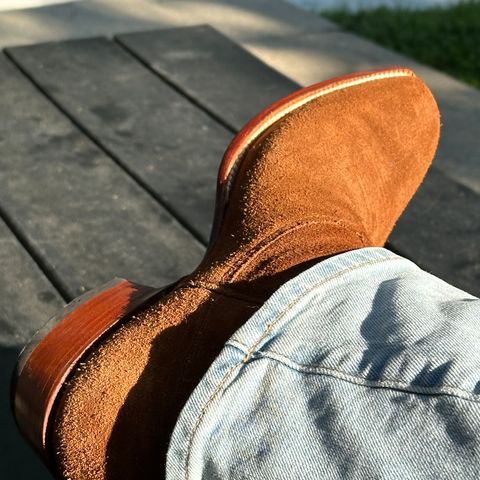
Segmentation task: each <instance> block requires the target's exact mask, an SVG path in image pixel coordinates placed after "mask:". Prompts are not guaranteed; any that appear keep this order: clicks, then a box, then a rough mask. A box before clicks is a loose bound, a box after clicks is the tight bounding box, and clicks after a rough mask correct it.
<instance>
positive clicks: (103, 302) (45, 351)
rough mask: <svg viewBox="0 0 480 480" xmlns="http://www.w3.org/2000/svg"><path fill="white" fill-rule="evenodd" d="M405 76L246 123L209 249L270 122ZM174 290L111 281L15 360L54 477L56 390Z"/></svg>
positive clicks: (224, 175) (287, 106)
mask: <svg viewBox="0 0 480 480" xmlns="http://www.w3.org/2000/svg"><path fill="white" fill-rule="evenodd" d="M401 76H410V77H415V74H414V73H413V72H412V71H411V70H409V69H403V68H392V69H387V70H378V71H371V72H362V73H356V74H353V75H346V76H342V77H338V78H334V79H331V80H328V81H326V82H321V83H317V84H315V85H312V86H310V87H307V88H303V89H301V90H298V91H296V92H294V93H293V94H291V95H289V96H287V97H284V98H283V99H280V100H279V101H277V102H276V103H274V104H272V105H271V106H269V107H268V108H266V109H265V110H263V111H262V112H261V113H260V114H258V115H257V116H256V117H254V118H253V119H252V120H250V121H249V122H248V123H247V124H246V125H245V127H244V128H243V129H242V130H241V131H240V132H239V133H238V134H237V135H236V136H235V138H234V139H233V141H232V142H231V144H230V145H229V147H228V148H227V150H226V151H225V154H224V156H223V159H222V162H221V165H220V169H219V173H218V179H217V199H216V207H215V217H214V223H213V227H212V233H211V237H210V242H209V248H210V247H211V246H212V245H213V244H214V242H215V240H216V238H217V236H218V233H219V231H220V227H221V224H222V221H223V217H224V214H225V210H226V206H227V203H228V198H229V192H230V190H231V185H232V182H233V180H234V178H235V172H236V171H237V170H238V166H239V165H240V163H241V161H242V158H243V157H244V155H245V152H246V151H247V149H248V147H249V146H250V145H252V143H254V142H255V140H256V139H258V138H259V137H260V136H261V135H262V133H263V132H264V131H265V130H266V129H267V128H269V127H270V126H271V125H273V124H274V123H275V122H277V121H278V120H280V119H281V118H283V117H285V116H286V115H287V114H289V113H290V112H292V111H294V110H295V109H297V108H299V107H301V106H302V105H305V104H306V103H308V102H310V101H312V100H314V99H316V98H318V97H320V96H323V95H327V94H329V93H333V92H336V91H338V90H342V89H346V88H349V87H352V86H355V85H359V84H362V83H366V82H369V81H373V80H381V79H386V78H393V77H401ZM173 288H174V284H172V285H170V286H168V287H165V288H161V289H158V288H153V287H147V286H143V285H138V284H135V283H132V282H130V281H128V280H124V279H115V280H112V281H111V282H109V283H108V284H106V285H104V286H102V287H100V288H98V289H95V290H92V291H90V292H88V293H86V294H84V295H82V296H81V297H78V298H77V299H75V300H73V301H72V302H70V303H69V304H68V305H67V306H65V307H64V308H63V309H62V310H61V311H60V312H59V313H58V314H57V315H56V316H55V317H53V318H52V319H51V320H50V321H49V322H48V323H47V324H46V325H45V327H44V328H42V330H40V331H39V332H37V334H36V335H35V336H34V337H33V339H32V340H31V342H30V343H29V344H28V345H27V346H26V347H25V348H24V350H23V351H22V353H21V354H20V356H19V359H18V362H17V366H16V369H15V372H14V374H13V378H12V408H13V412H14V416H15V419H16V422H17V425H18V427H19V429H20V431H21V432H22V434H23V435H24V436H25V437H26V439H27V440H28V441H29V443H30V444H31V445H32V446H33V448H34V449H35V450H36V451H37V452H38V453H39V454H40V456H41V458H42V460H43V461H44V462H45V464H46V465H47V466H48V467H49V468H50V469H51V470H52V472H54V473H55V471H56V468H55V464H54V459H53V455H52V452H51V445H50V440H49V439H50V437H51V435H50V433H51V424H52V423H53V419H54V418H55V408H56V404H57V401H58V399H59V397H60V394H61V390H62V387H63V385H64V384H65V382H66V381H67V380H68V378H69V377H70V376H71V375H73V373H74V372H75V370H76V368H77V367H78V366H79V364H80V363H81V361H82V358H84V357H85V355H86V354H88V352H89V351H91V349H92V348H94V347H95V346H96V345H98V344H99V343H101V342H102V341H103V340H105V339H106V337H108V335H110V334H111V333H112V331H113V330H114V329H115V328H116V327H118V326H119V324H121V323H123V322H125V321H126V319H128V317H130V316H131V315H132V314H133V313H134V312H135V311H138V310H140V309H144V308H145V307H146V306H147V305H148V304H151V303H153V302H154V301H158V300H159V299H160V298H161V297H162V296H163V295H165V294H166V293H168V292H169V291H171V290H172V289H173Z"/></svg>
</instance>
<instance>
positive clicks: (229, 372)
mask: <svg viewBox="0 0 480 480" xmlns="http://www.w3.org/2000/svg"><path fill="white" fill-rule="evenodd" d="M241 364H242V362H241V361H240V362H237V363H235V364H234V365H232V366H231V367H230V368H229V369H228V370H227V372H226V373H225V375H224V376H223V378H222V380H221V381H220V383H219V384H218V385H217V387H216V388H215V390H214V391H213V393H212V395H211V396H210V398H209V399H208V400H207V403H205V405H204V406H203V407H202V410H201V411H200V415H199V416H198V417H197V420H196V421H195V424H194V425H193V429H192V434H191V435H190V438H189V440H188V446H187V455H186V458H185V476H184V478H185V480H188V477H189V465H190V455H191V453H192V447H193V439H194V438H195V435H196V432H197V430H198V427H199V426H200V423H201V421H202V419H203V417H204V416H205V414H206V413H207V410H208V407H209V406H210V404H211V403H212V402H213V401H214V400H215V397H216V396H217V395H218V394H219V392H220V390H221V389H222V388H223V386H224V385H225V383H227V381H228V379H229V378H230V376H231V375H232V374H233V372H234V370H235V369H236V368H237V367H238V366H240V365H241Z"/></svg>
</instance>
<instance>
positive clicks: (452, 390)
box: [228, 340, 480, 403]
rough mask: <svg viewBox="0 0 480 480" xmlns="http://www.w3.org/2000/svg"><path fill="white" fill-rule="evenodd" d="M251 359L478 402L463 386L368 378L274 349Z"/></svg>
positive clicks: (243, 348) (372, 384)
mask: <svg viewBox="0 0 480 480" xmlns="http://www.w3.org/2000/svg"><path fill="white" fill-rule="evenodd" d="M228 345H230V346H232V347H234V348H237V349H238V350H239V351H241V352H243V353H245V352H246V350H247V349H248V347H247V346H246V345H244V344H242V343H240V342H238V341H236V340H233V341H231V342H229V343H228ZM250 358H251V360H255V359H262V358H267V359H270V360H273V361H276V362H278V363H281V364H282V365H285V366H286V367H288V368H290V369H292V370H296V371H298V372H302V373H309V374H313V375H325V376H329V377H334V378H338V379H339V380H343V381H346V382H349V383H353V384H355V385H361V386H365V387H372V388H384V389H393V390H401V391H405V392H409V393H418V394H422V395H449V396H453V397H458V398H461V399H463V400H468V401H472V402H475V403H480V395H478V394H474V393H472V392H469V391H468V390H464V389H463V388H459V387H456V386H454V385H448V384H442V385H437V386H435V387H426V386H420V385H419V386H415V385H411V384H409V383H406V382H402V381H401V380H395V379H390V378H384V379H383V380H368V378H366V377H364V376H362V375H353V374H351V373H347V372H343V371H341V370H337V369H335V368H331V367H324V366H320V365H304V364H301V363H297V362H294V361H293V360H291V359H290V358H288V357H286V356H285V355H282V354H281V353H278V352H275V351H272V350H270V351H268V352H260V351H259V352H254V353H253V354H252V355H251V357H250Z"/></svg>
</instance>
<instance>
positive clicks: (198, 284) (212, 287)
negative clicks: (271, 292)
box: [182, 280, 263, 306]
mask: <svg viewBox="0 0 480 480" xmlns="http://www.w3.org/2000/svg"><path fill="white" fill-rule="evenodd" d="M182 288H204V289H205V290H208V291H209V292H212V293H218V294H220V295H223V296H224V297H228V298H233V299H234V300H240V301H243V302H248V303H253V304H255V305H256V306H260V305H262V303H263V301H262V300H261V299H260V298H255V297H252V296H250V295H242V294H240V293H237V292H235V291H234V289H233V288H228V287H226V286H224V285H219V284H218V283H214V282H208V281H205V280H190V281H188V282H186V283H184V284H183V285H182Z"/></svg>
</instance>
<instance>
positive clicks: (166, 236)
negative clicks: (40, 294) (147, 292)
mask: <svg viewBox="0 0 480 480" xmlns="http://www.w3.org/2000/svg"><path fill="white" fill-rule="evenodd" d="M83 81H84V82H89V80H88V78H86V77H84V78H83ZM0 91H1V92H2V95H1V96H0V111H1V112H3V113H2V119H1V122H0V137H1V138H2V141H1V143H0V206H1V207H2V209H3V210H4V211H5V212H6V214H7V215H8V216H9V217H10V219H12V222H14V223H15V226H16V229H18V231H19V232H20V233H21V235H22V236H23V237H24V238H25V239H26V241H27V242H28V243H29V245H30V247H31V249H32V251H33V252H35V254H36V255H37V256H38V257H40V258H42V259H44V261H45V265H46V268H48V269H49V271H50V273H51V275H53V276H54V277H55V278H56V279H57V280H58V282H59V283H61V284H62V285H64V288H65V292H66V294H67V295H68V296H69V297H75V296H77V295H79V294H80V293H82V292H84V291H85V290H88V289H91V288H93V287H95V286H97V285H99V284H101V283H104V282H106V281H109V280H110V279H111V278H112V277H114V276H122V277H127V278H129V279H131V280H132V281H135V282H138V283H146V284H152V285H162V284H165V283H167V282H170V281H172V280H175V279H178V277H179V276H180V275H183V274H185V273H187V272H189V271H190V270H191V269H192V268H193V267H194V266H195V265H196V264H197V262H198V261H199V259H200V257H201V255H202V252H203V248H202V246H201V245H200V244H199V243H198V242H197V241H195V240H194V239H193V237H192V236H191V235H190V234H189V233H188V232H187V231H186V230H185V229H184V228H183V227H182V226H181V225H180V224H179V223H178V222H177V220H176V219H175V218H173V217H172V216H171V215H170V214H169V213H168V212H167V211H166V210H165V209H164V208H162V207H161V206H160V205H159V204H158V203H157V202H156V201H155V200H154V199H153V198H152V197H151V196H150V195H149V194H148V193H146V192H145V191H144V190H143V189H142V188H141V187H140V186H139V185H138V184H137V183H136V182H135V181H134V180H133V179H132V178H131V177H130V176H129V175H127V174H126V173H125V172H124V171H123V170H122V169H121V168H119V167H118V165H117V164H116V163H115V162H113V161H112V159H111V158H109V157H108V156H107V155H106V154H105V153H104V152H103V151H102V150H100V149H99V148H98V147H97V146H96V145H95V144H94V143H92V142H91V141H90V140H89V139H88V138H86V137H85V135H83V134H82V133H81V132H80V131H79V130H78V129H77V128H76V127H75V125H73V124H72V123H71V122H70V121H69V120H68V119H66V118H65V116H64V115H63V114H62V113H60V112H59V111H58V110H57V108H56V107H54V106H53V105H52V104H51V103H50V102H49V101H48V100H47V99H46V98H45V97H43V96H42V95H41V94H39V92H38V90H37V89H36V88H35V87H34V86H33V85H32V84H31V83H30V82H29V81H28V80H27V79H26V78H25V77H24V76H23V75H22V74H21V73H20V72H19V71H18V69H17V68H15V67H14V66H13V65H12V64H11V62H10V61H8V60H7V59H6V58H5V57H0Z"/></svg>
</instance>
